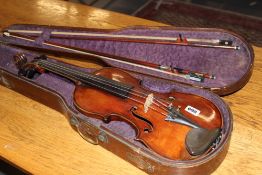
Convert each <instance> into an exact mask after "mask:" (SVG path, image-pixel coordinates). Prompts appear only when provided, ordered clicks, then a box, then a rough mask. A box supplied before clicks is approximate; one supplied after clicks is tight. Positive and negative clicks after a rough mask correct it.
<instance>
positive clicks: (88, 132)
mask: <svg viewBox="0 0 262 175" xmlns="http://www.w3.org/2000/svg"><path fill="white" fill-rule="evenodd" d="M70 123H71V125H74V126H75V127H76V128H77V131H78V133H79V134H80V135H81V137H83V138H84V139H85V140H86V141H88V142H89V143H92V144H94V145H97V144H98V139H97V134H96V131H95V128H94V127H92V126H91V125H90V124H89V123H87V122H83V121H81V122H80V121H78V119H77V118H76V117H71V119H70Z"/></svg>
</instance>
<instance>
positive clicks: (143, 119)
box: [130, 106, 153, 133]
mask: <svg viewBox="0 0 262 175" xmlns="http://www.w3.org/2000/svg"><path fill="white" fill-rule="evenodd" d="M136 110H137V107H136V106H133V107H132V108H131V109H130V111H131V112H132V114H133V115H134V116H135V117H136V118H138V119H140V120H142V121H144V122H146V123H147V125H148V127H147V128H144V133H149V132H152V130H153V123H152V122H150V121H149V120H147V119H145V118H144V117H142V116H140V115H138V114H137V113H136V112H135V111H136Z"/></svg>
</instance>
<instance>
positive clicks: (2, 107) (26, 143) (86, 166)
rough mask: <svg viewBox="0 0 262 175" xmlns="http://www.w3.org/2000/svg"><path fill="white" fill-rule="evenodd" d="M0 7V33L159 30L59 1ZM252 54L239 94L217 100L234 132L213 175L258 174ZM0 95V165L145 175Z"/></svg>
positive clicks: (261, 136)
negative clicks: (17, 29) (52, 28)
mask: <svg viewBox="0 0 262 175" xmlns="http://www.w3.org/2000/svg"><path fill="white" fill-rule="evenodd" d="M0 3H1V6H0V28H3V27H6V26H8V25H10V24H13V23H35V24H45V25H51V24H52V25H67V26H78V27H93V28H119V27H125V26H129V25H151V26H155V25H157V26H159V25H162V24H159V23H156V22H151V21H147V20H143V19H139V18H134V17H129V16H125V15H120V14H117V13H113V12H108V11H104V10H99V9H95V8H90V7H87V6H83V5H80V4H74V3H68V2H64V1H55V0H35V1H27V0H12V1H5V0H0ZM254 50H255V55H256V58H255V67H254V72H253V75H252V77H251V80H250V81H249V83H248V84H247V85H246V86H245V87H244V88H243V89H241V90H240V91H238V92H236V93H234V94H232V95H229V96H227V97H223V98H224V99H225V101H226V102H227V103H228V104H229V105H230V108H231V109H232V112H233V116H234V131H233V135H232V140H231V145H230V148H229V153H228V154H227V156H226V159H225V160H224V162H223V163H222V164H221V166H220V167H219V168H218V169H217V170H216V171H215V172H214V173H213V174H214V175H225V174H244V175H249V174H253V175H255V174H262V171H261V170H262V168H261V166H262V131H261V130H262V125H261V122H262V109H261V107H262V105H261V102H262V93H261V90H262V88H261V87H262V48H258V47H254ZM72 62H74V61H72ZM86 64H87V65H88V63H86ZM91 66H93V65H91ZM0 94H1V95H0V156H1V157H2V158H3V159H6V160H8V161H10V162H11V163H13V164H15V165H16V166H18V167H21V168H23V169H25V170H27V171H28V172H30V173H33V174H96V175H102V174H103V175H104V174H106V175H115V174H125V175H142V174H145V173H144V172H142V171H141V170H139V169H138V168H135V167H134V166H132V165H130V164H129V163H127V162H125V161H124V160H122V159H120V158H118V157H117V156H115V155H114V154H112V153H110V152H108V151H106V150H105V149H103V148H101V147H100V146H94V145H91V144H89V143H87V142H86V141H85V140H83V139H82V138H81V137H80V136H79V135H78V134H77V133H76V132H75V131H74V130H73V129H72V128H71V127H70V126H69V124H68V122H67V120H66V119H65V117H64V116H63V115H62V114H60V113H58V112H56V111H54V110H52V109H49V108H47V107H46V106H44V105H41V104H39V103H37V102H35V101H33V100H31V99H28V98H26V97H24V96H22V95H20V94H18V93H16V92H13V91H11V90H9V89H7V88H5V87H3V86H0Z"/></svg>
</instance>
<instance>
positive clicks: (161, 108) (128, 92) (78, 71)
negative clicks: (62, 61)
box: [50, 65, 168, 112]
mask: <svg viewBox="0 0 262 175" xmlns="http://www.w3.org/2000/svg"><path fill="white" fill-rule="evenodd" d="M53 66H56V65H53ZM61 68H62V69H63V70H65V67H61V66H60V69H61ZM50 71H55V72H56V71H57V70H50ZM67 71H71V69H67ZM76 72H77V73H81V72H79V71H76ZM71 73H72V71H71ZM60 74H63V76H65V74H64V72H62V73H60ZM82 75H84V76H82V77H83V78H85V77H86V76H88V74H83V73H82ZM78 76H79V75H78ZM66 77H67V78H75V77H72V76H71V77H70V76H68V75H66ZM94 78H95V77H94ZM93 80H94V79H93ZM98 80H99V81H100V80H101V79H98ZM102 80H103V79H102ZM96 81H97V80H96ZM103 81H104V80H103ZM89 83H90V82H89ZM107 85H108V86H111V87H114V88H116V89H119V90H122V91H125V92H128V93H130V92H129V91H127V90H126V89H125V90H123V89H121V88H118V87H115V86H113V84H110V85H109V84H107ZM137 92H139V91H137ZM118 94H119V93H118ZM131 94H133V95H134V96H139V97H140V98H144V97H143V96H140V95H138V94H135V93H131ZM153 103H154V102H153ZM154 104H155V105H157V106H158V107H159V108H161V109H162V110H164V111H165V112H168V111H167V110H166V108H163V107H162V106H160V105H163V104H161V103H160V105H159V104H157V103H154ZM163 106H164V105H163ZM164 107H167V106H164Z"/></svg>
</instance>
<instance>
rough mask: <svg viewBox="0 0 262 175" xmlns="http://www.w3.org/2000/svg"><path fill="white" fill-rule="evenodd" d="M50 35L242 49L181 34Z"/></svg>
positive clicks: (57, 32)
mask: <svg viewBox="0 0 262 175" xmlns="http://www.w3.org/2000/svg"><path fill="white" fill-rule="evenodd" d="M6 32H8V33H21V34H32V35H40V34H42V33H43V31H38V30H11V29H10V30H7V31H6ZM50 35H51V37H59V38H73V37H82V38H81V39H89V40H108V41H120V42H137V43H149V44H170V45H181V46H193V47H207V48H223V49H234V50H239V49H240V47H239V46H232V41H231V40H220V39H200V38H182V35H181V34H179V37H177V38H176V37H161V36H144V35H123V34H108V33H80V32H60V31H52V32H51V33H50ZM64 35H66V36H64ZM68 36H70V37H68Z"/></svg>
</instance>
